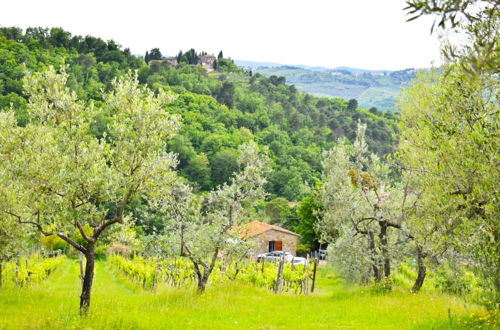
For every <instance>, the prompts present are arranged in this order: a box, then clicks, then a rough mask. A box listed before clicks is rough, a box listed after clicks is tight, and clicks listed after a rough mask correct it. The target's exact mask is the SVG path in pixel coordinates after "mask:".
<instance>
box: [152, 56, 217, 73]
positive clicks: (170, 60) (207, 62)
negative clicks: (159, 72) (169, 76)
mask: <svg viewBox="0 0 500 330" xmlns="http://www.w3.org/2000/svg"><path fill="white" fill-rule="evenodd" d="M216 60H217V58H216V57H215V56H214V55H200V56H199V57H198V61H197V62H196V65H201V66H202V67H204V68H205V69H206V70H207V71H211V70H214V69H215V61H216ZM153 62H162V63H165V64H166V65H167V66H168V67H171V68H176V67H178V66H179V62H178V61H177V56H170V57H163V58H162V59H160V60H151V61H149V63H148V65H151V63H153Z"/></svg>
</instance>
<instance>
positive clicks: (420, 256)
mask: <svg viewBox="0 0 500 330" xmlns="http://www.w3.org/2000/svg"><path fill="white" fill-rule="evenodd" d="M424 258H425V253H424V251H423V249H422V247H421V246H417V265H418V275H417V279H416V280H415V284H413V288H412V289H411V292H418V291H419V290H420V288H422V285H423V284H424V280H425V275H426V271H427V269H426V267H425V264H424Z"/></svg>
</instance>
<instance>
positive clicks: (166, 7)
mask: <svg viewBox="0 0 500 330" xmlns="http://www.w3.org/2000/svg"><path fill="white" fill-rule="evenodd" d="M404 7H405V1H404V0H301V1H297V0H252V1H242V0H212V1H210V0H205V1H201V0H174V1H172V0H164V1H156V0H149V1H138V0H135V1H127V0H121V1H116V0H85V1H81V0H80V1H74V0H43V1H41V0H17V1H5V2H4V3H2V5H1V10H0V25H1V26H18V27H21V28H26V27H29V26H41V27H49V28H50V27H62V28H64V29H65V30H67V31H69V32H71V33H72V34H74V35H83V36H85V35H92V36H96V37H100V38H102V39H104V40H110V39H113V40H115V41H116V42H118V43H119V44H121V45H122V46H123V47H128V48H130V50H131V51H132V53H134V54H144V53H145V52H146V50H149V49H151V48H154V47H157V48H160V50H161V52H162V53H163V54H165V55H175V54H177V53H178V52H179V50H183V51H186V50H189V49H190V48H195V49H196V50H197V51H206V52H208V53H209V54H210V53H212V54H214V55H217V54H218V52H219V51H220V50H222V51H223V52H224V56H225V57H230V58H232V59H237V60H248V61H258V62H276V63H282V64H289V65H293V64H296V65H298V64H302V65H310V66H324V67H330V68H333V67H337V66H350V67H356V68H363V69H372V70H399V69H405V68H424V67H430V66H432V65H435V66H436V65H439V63H440V55H439V41H438V38H437V37H436V36H434V35H431V34H430V28H431V25H432V18H430V17H425V18H420V19H417V20H415V21H412V22H406V20H407V18H408V17H407V16H406V13H405V12H404V11H403V8H404Z"/></svg>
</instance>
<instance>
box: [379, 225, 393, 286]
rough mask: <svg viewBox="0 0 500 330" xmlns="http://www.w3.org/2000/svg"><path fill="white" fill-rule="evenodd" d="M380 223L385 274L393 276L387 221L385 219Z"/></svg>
mask: <svg viewBox="0 0 500 330" xmlns="http://www.w3.org/2000/svg"><path fill="white" fill-rule="evenodd" d="M379 224H380V233H379V238H380V245H381V246H382V256H383V258H384V276H385V277H389V276H391V258H390V257H389V247H388V242H387V223H386V222H385V221H382V222H379Z"/></svg>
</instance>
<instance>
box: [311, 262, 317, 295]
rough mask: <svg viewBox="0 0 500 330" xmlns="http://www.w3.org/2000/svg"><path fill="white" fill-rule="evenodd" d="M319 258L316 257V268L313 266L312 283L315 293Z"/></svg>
mask: <svg viewBox="0 0 500 330" xmlns="http://www.w3.org/2000/svg"><path fill="white" fill-rule="evenodd" d="M318 263H319V259H318V258H314V268H313V278H312V284H311V293H314V288H315V287H316V271H317V270H318Z"/></svg>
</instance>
